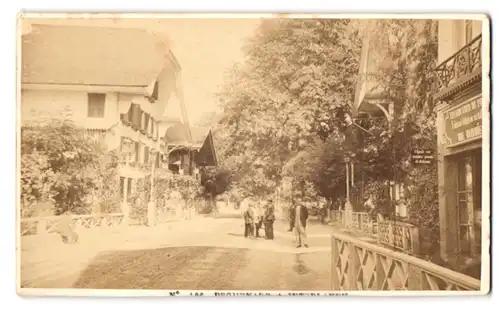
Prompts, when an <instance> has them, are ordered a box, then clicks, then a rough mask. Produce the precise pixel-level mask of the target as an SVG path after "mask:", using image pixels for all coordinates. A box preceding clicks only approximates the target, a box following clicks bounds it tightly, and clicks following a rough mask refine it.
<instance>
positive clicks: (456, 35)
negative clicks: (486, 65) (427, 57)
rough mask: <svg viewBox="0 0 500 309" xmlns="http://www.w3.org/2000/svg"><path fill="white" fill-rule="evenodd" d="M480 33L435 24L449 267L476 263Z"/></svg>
mask: <svg viewBox="0 0 500 309" xmlns="http://www.w3.org/2000/svg"><path fill="white" fill-rule="evenodd" d="M482 27H483V25H482V22H481V21H478V20H440V21H439V53H438V55H439V63H438V65H437V68H436V71H435V72H436V85H435V86H436V90H435V94H434V98H435V100H436V101H437V102H438V104H437V108H436V109H437V124H436V125H437V134H438V136H437V142H438V149H437V162H438V178H439V222H440V244H441V256H442V258H443V259H444V260H446V261H450V262H454V261H457V260H458V259H460V258H468V259H472V260H476V261H480V258H481V235H482V223H481V221H482V216H483V213H482V203H481V195H482V166H483V149H482V145H483V130H482V129H483V126H484V125H485V123H483V119H482V115H483V110H484V109H483V104H482V103H483V96H482V68H483V60H484V58H483V48H482V45H483V41H482V36H481V34H482ZM486 153H488V151H486Z"/></svg>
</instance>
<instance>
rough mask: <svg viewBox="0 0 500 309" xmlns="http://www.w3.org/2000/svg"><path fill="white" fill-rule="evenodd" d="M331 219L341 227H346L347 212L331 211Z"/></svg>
mask: <svg viewBox="0 0 500 309" xmlns="http://www.w3.org/2000/svg"><path fill="white" fill-rule="evenodd" d="M330 219H331V220H332V221H333V222H335V223H337V224H339V225H341V226H344V225H345V212H344V211H343V210H331V211H330Z"/></svg>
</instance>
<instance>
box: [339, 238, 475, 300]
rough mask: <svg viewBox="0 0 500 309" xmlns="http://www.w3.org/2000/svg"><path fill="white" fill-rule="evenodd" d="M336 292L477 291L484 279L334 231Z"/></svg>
mask: <svg viewBox="0 0 500 309" xmlns="http://www.w3.org/2000/svg"><path fill="white" fill-rule="evenodd" d="M331 250H332V251H331V252H332V272H331V278H330V279H331V289H332V290H334V291H339V290H344V291H362V290H372V291H373V290H375V291H381V290H382V291H383V290H388V291H395V290H412V291H426V290H432V291H434V290H435V291H462V290H472V291H478V290H480V287H481V281H480V280H477V279H475V278H472V277H469V276H466V275H463V274H460V273H457V272H454V271H451V270H449V269H446V268H444V267H441V266H438V265H435V264H433V263H430V262H427V261H424V260H421V259H418V258H416V257H413V256H410V255H407V254H404V253H401V252H395V251H392V250H390V249H387V248H383V247H381V246H377V245H374V244H370V243H367V242H364V241H361V240H359V239H356V238H353V237H350V236H347V235H343V234H338V233H334V234H333V235H332V239H331Z"/></svg>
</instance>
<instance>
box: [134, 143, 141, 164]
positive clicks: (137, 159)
mask: <svg viewBox="0 0 500 309" xmlns="http://www.w3.org/2000/svg"><path fill="white" fill-rule="evenodd" d="M139 149H140V148H139V143H138V142H135V162H139Z"/></svg>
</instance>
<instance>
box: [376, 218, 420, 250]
mask: <svg viewBox="0 0 500 309" xmlns="http://www.w3.org/2000/svg"><path fill="white" fill-rule="evenodd" d="M377 225H378V233H377V241H378V243H380V244H384V245H388V246H392V247H394V248H395V249H398V250H400V251H403V252H405V253H409V254H418V253H419V252H418V251H419V247H420V246H419V236H418V227H416V226H413V225H411V224H408V223H404V222H391V221H380V222H377Z"/></svg>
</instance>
